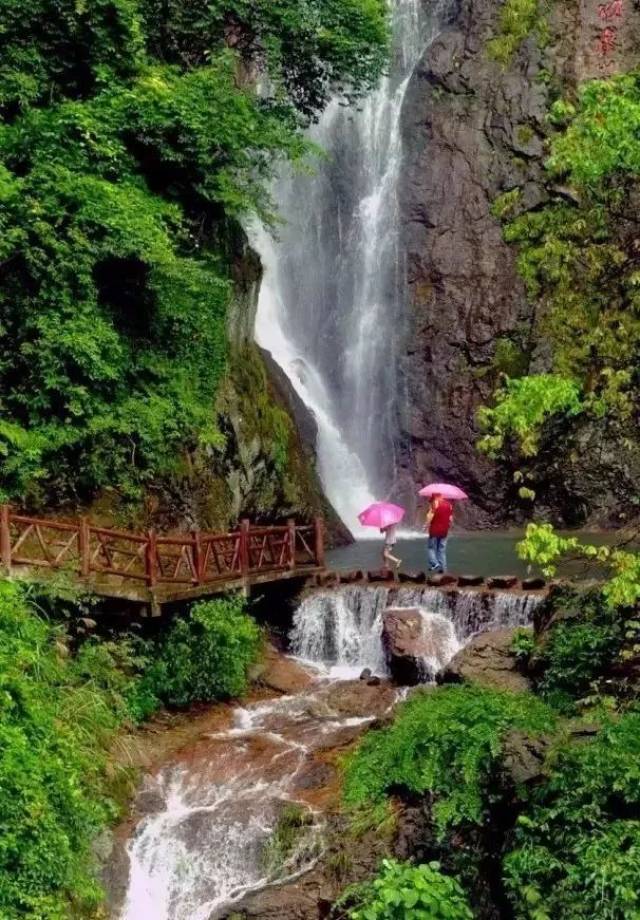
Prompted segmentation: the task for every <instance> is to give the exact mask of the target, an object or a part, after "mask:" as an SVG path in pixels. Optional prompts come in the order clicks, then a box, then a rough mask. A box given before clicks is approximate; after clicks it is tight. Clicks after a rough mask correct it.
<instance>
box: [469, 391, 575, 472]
mask: <svg viewBox="0 0 640 920" xmlns="http://www.w3.org/2000/svg"><path fill="white" fill-rule="evenodd" d="M581 409H582V401H581V396H580V387H579V386H578V384H576V383H575V382H574V381H572V380H567V379H565V378H563V377H559V376H556V375H553V374H535V375H532V376H529V377H521V378H518V379H515V380H512V379H507V380H506V382H505V383H504V384H503V385H502V386H501V387H500V389H499V390H498V391H497V393H496V395H495V405H494V406H493V407H487V406H482V407H481V408H480V409H479V410H478V422H479V424H480V427H481V429H482V431H483V432H485V434H484V435H483V437H482V438H481V439H480V441H479V442H478V446H479V447H480V450H482V451H483V452H484V453H487V454H488V455H489V456H490V457H498V456H500V455H501V454H502V452H503V451H504V450H505V448H506V447H507V445H508V444H509V443H511V442H514V443H515V444H516V445H517V450H518V452H519V453H520V454H521V455H522V456H523V457H532V456H533V455H535V453H536V451H537V449H538V445H539V441H540V435H541V431H542V427H543V425H544V423H545V422H546V421H548V420H549V419H550V418H553V417H555V416H559V415H561V416H565V417H566V416H569V417H570V416H573V415H577V414H578V413H579V412H580V411H581Z"/></svg>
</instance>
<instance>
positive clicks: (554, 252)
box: [503, 73, 640, 451]
mask: <svg viewBox="0 0 640 920" xmlns="http://www.w3.org/2000/svg"><path fill="white" fill-rule="evenodd" d="M549 122H550V124H551V125H553V126H555V127H556V129H557V133H555V134H554V135H552V138H551V145H550V146H551V150H550V156H549V158H548V161H547V164H546V166H547V170H548V176H549V184H550V201H549V203H548V204H546V205H545V206H544V207H542V208H537V209H536V210H534V211H531V212H528V213H524V214H520V215H519V216H516V217H515V218H513V217H512V214H510V213H509V211H508V210H506V211H505V213H504V215H503V216H504V218H506V219H507V220H509V221H510V222H509V223H507V225H506V226H505V231H504V234H505V239H506V240H507V241H508V242H511V243H514V244H516V245H517V246H518V248H519V256H518V267H519V271H520V274H521V275H522V277H523V279H524V281H525V284H526V287H527V291H528V294H529V298H530V300H531V301H532V302H533V303H535V304H536V309H535V316H536V328H535V329H534V334H535V335H536V337H537V338H538V339H539V340H540V339H544V340H545V341H547V342H549V344H550V345H551V349H552V358H553V373H554V375H556V376H557V377H558V379H560V378H562V379H564V380H565V381H566V385H567V386H574V385H575V386H579V388H580V390H581V393H582V405H583V410H584V413H585V416H586V417H587V418H589V417H591V418H594V419H613V420H616V422H617V423H618V424H622V425H623V426H627V427H629V428H630V429H631V430H633V425H634V424H635V423H636V422H637V406H638V405H639V404H640V399H639V395H640V378H639V376H638V367H639V366H640V361H639V360H638V358H639V356H640V273H639V272H638V270H637V253H636V236H637V234H636V232H635V228H634V221H633V219H632V218H631V219H630V217H629V211H628V202H629V201H630V200H635V196H636V195H637V191H638V183H639V181H640V154H639V153H638V145H637V142H636V136H637V132H638V125H639V124H640V78H639V77H638V74H636V73H629V74H623V75H620V76H616V77H612V78H610V79H608V80H594V81H590V82H589V83H586V84H585V85H584V86H583V87H582V88H581V89H580V92H579V95H578V99H577V101H571V102H569V101H567V100H558V101H556V102H555V103H554V104H553V106H552V107H551V110H550V113H549ZM632 437H633V435H632ZM538 446H539V443H538V442H536V441H534V443H533V445H532V448H533V450H534V451H535V450H537V448H538Z"/></svg>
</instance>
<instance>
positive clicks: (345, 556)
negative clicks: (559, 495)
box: [327, 531, 617, 576]
mask: <svg viewBox="0 0 640 920" xmlns="http://www.w3.org/2000/svg"><path fill="white" fill-rule="evenodd" d="M573 535H574V536H576V537H578V538H579V539H580V540H583V541H584V542H585V543H595V544H597V545H600V544H603V543H611V542H613V541H614V540H615V538H616V536H617V534H616V533H615V532H614V533H575V534H573ZM521 539H522V533H518V532H515V531H514V532H509V533H504V532H501V533H500V532H492V533H465V534H452V535H451V536H450V537H449V544H448V548H447V554H448V558H449V571H451V572H454V573H457V574H459V575H463V574H465V575H466V574H474V575H520V576H523V575H528V574H538V572H537V571H536V570H531V571H530V570H529V567H528V566H527V564H526V563H524V562H522V561H521V560H520V559H519V558H518V554H517V552H516V544H517V543H518V542H519V541H520V540H521ZM394 555H396V556H399V557H400V559H402V566H401V570H402V571H406V572H417V571H426V569H427V568H428V563H427V540H426V537H422V538H420V537H419V538H415V537H408V538H405V539H402V538H400V539H399V540H398V543H397V544H396V548H395V550H394ZM381 556H382V540H358V541H357V542H356V543H352V544H350V545H349V546H341V547H339V548H338V549H334V550H331V551H330V552H329V553H327V564H328V566H329V568H332V569H336V570H338V571H349V570H351V569H379V568H380V567H381V564H382V561H381ZM581 569H582V564H574V565H572V564H568V565H565V566H564V567H563V569H562V574H580V571H581Z"/></svg>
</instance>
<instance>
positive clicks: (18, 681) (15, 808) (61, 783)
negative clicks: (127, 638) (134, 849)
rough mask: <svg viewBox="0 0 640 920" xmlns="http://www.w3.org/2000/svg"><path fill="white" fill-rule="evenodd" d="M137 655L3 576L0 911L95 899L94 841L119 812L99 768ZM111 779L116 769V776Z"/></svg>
mask: <svg viewBox="0 0 640 920" xmlns="http://www.w3.org/2000/svg"><path fill="white" fill-rule="evenodd" d="M136 661H137V658H136V655H135V654H134V653H133V651H132V649H131V647H130V646H129V645H128V644H127V643H122V644H121V645H118V646H117V647H116V646H115V645H114V644H113V643H108V644H106V645H104V646H102V645H100V644H99V643H98V642H90V643H87V644H86V645H85V646H83V648H82V650H81V651H80V653H79V655H78V656H77V657H76V658H74V657H73V656H71V655H70V654H69V650H68V648H67V645H66V643H65V641H64V633H63V632H62V631H61V630H60V629H58V628H57V627H55V626H52V625H51V624H50V623H48V622H47V621H46V620H44V619H43V618H42V617H41V616H39V615H38V613H37V612H36V610H35V608H33V607H32V606H31V605H30V604H29V602H28V600H27V599H26V598H25V592H24V589H23V588H22V587H19V586H17V585H16V584H14V583H11V582H7V581H0V827H1V828H2V833H1V834H0V916H2V917H3V918H7V920H13V918H19V917H23V918H26V917H30V918H33V920H68V918H69V917H70V916H74V915H75V914H76V913H78V914H79V913H81V912H82V911H83V910H89V909H91V908H93V907H94V906H95V905H96V904H97V903H98V902H99V901H100V899H101V892H100V889H99V886H98V884H97V883H96V879H95V874H94V866H93V862H94V860H93V856H92V852H91V841H92V839H93V838H94V837H95V836H96V834H97V833H98V832H99V831H100V830H101V829H102V828H104V827H105V825H106V824H107V823H108V822H110V821H111V820H112V819H113V818H114V816H115V815H116V805H115V803H114V801H113V800H112V798H111V796H110V793H109V788H110V787H109V784H108V782H107V778H106V773H105V768H106V762H107V751H108V749H109V747H110V745H111V743H112V741H113V738H114V736H115V733H116V731H117V730H118V728H119V727H120V726H121V725H122V724H123V722H125V721H127V720H128V719H129V718H130V710H129V701H128V695H129V692H130V690H131V688H132V686H133V685H134V683H135V681H134V677H133V676H132V675H133V672H134V671H135V668H136ZM114 780H115V777H114Z"/></svg>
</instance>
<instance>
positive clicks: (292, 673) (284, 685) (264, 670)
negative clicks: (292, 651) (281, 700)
mask: <svg viewBox="0 0 640 920" xmlns="http://www.w3.org/2000/svg"><path fill="white" fill-rule="evenodd" d="M250 677H251V679H252V680H255V681H257V682H258V683H260V684H262V685H263V686H264V687H269V689H271V690H276V691H277V692H278V693H302V691H303V690H306V689H307V687H309V685H310V684H311V683H312V682H313V677H312V675H311V674H310V673H309V672H308V671H307V670H306V669H305V668H303V667H302V665H300V664H298V662H297V661H294V660H293V659H292V658H287V657H286V656H285V655H283V654H282V653H281V652H279V651H278V650H277V649H276V648H275V647H274V646H273V645H271V644H269V645H267V647H266V650H265V653H264V656H263V658H262V660H261V661H260V662H259V664H258V665H257V666H256V667H255V668H254V669H253V670H252V672H251V674H250Z"/></svg>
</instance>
